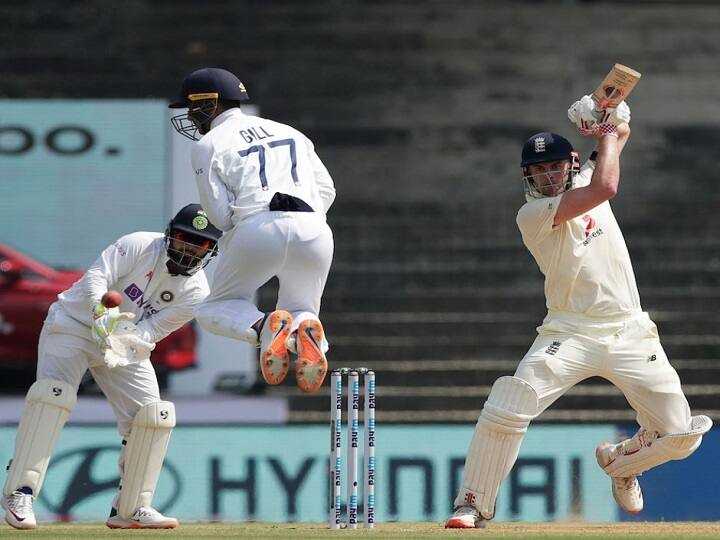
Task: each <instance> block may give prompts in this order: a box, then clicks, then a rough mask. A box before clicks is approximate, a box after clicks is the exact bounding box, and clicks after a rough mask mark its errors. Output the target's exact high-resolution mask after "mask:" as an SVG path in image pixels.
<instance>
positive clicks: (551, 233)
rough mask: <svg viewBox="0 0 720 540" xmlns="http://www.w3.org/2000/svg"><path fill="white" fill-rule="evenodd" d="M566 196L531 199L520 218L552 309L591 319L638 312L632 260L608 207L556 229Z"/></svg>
mask: <svg viewBox="0 0 720 540" xmlns="http://www.w3.org/2000/svg"><path fill="white" fill-rule="evenodd" d="M594 166H595V164H594V162H591V161H588V162H586V163H585V165H584V166H583V167H582V169H581V171H580V173H579V174H578V176H577V177H576V180H575V185H576V186H586V185H588V184H589V183H590V178H591V177H592V173H593V170H594ZM562 197H563V194H560V195H558V196H556V197H546V198H543V199H537V200H532V201H530V202H527V203H526V204H525V205H523V206H522V207H521V208H520V211H519V212H518V215H517V224H518V227H519V228H520V232H521V233H522V239H523V242H524V243H525V246H526V247H527V248H528V250H529V251H530V253H531V254H532V256H533V257H534V258H535V261H536V262H537V265H538V266H539V267H540V271H541V272H542V273H543V274H544V275H545V298H546V301H547V308H548V310H549V311H561V312H569V313H573V314H578V315H581V316H584V317H592V318H608V317H622V316H623V315H625V314H630V313H632V312H637V311H639V310H640V295H639V294H638V290H637V285H636V283H635V274H634V273H633V269H632V263H631V262H630V255H629V254H628V250H627V246H626V245H625V239H624V238H623V235H622V232H621V231H620V227H619V226H618V224H617V221H616V220H615V216H614V215H613V212H612V209H611V208H610V203H609V202H608V201H605V202H604V203H602V204H600V205H598V206H596V207H595V208H593V209H592V210H590V211H589V212H587V213H586V214H585V215H583V216H578V217H576V218H574V219H571V220H568V221H566V222H564V223H561V224H559V225H558V226H557V227H553V220H554V219H555V213H556V212H557V208H558V206H559V204H560V201H561V199H562Z"/></svg>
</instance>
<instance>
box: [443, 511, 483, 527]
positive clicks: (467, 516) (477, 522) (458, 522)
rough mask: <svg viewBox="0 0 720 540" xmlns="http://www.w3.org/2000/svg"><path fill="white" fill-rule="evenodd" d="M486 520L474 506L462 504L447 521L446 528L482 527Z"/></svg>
mask: <svg viewBox="0 0 720 540" xmlns="http://www.w3.org/2000/svg"><path fill="white" fill-rule="evenodd" d="M483 527H485V520H484V519H483V518H482V517H481V516H480V513H479V512H478V511H477V509H476V508H475V507H473V506H460V507H458V508H456V509H455V511H454V512H453V515H452V516H450V517H449V518H448V520H447V521H446V522H445V528H446V529H482V528H483Z"/></svg>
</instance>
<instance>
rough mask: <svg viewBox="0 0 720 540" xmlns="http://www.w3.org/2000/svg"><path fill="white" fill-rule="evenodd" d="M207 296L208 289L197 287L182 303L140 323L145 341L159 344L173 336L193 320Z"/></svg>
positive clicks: (139, 327) (189, 292)
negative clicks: (197, 308)
mask: <svg viewBox="0 0 720 540" xmlns="http://www.w3.org/2000/svg"><path fill="white" fill-rule="evenodd" d="M207 295H208V290H207V287H200V286H198V287H195V288H193V289H191V290H190V291H188V293H187V297H186V298H185V299H184V300H183V301H182V302H179V303H177V304H175V305H173V306H172V307H168V308H165V309H162V310H160V311H158V312H157V313H154V314H153V315H152V316H150V317H148V318H146V319H143V320H141V321H140V322H138V323H137V327H138V329H139V330H140V332H141V335H142V336H143V339H145V340H146V341H150V342H151V343H157V342H158V341H160V340H161V339H163V338H165V337H167V336H169V335H170V334H172V333H173V332H174V331H175V330H177V329H178V328H180V327H181V326H182V325H184V324H185V323H187V322H189V321H190V320H191V319H192V318H193V316H194V313H195V306H197V305H198V304H199V303H200V302H202V301H203V300H204V299H205V297H206V296H207Z"/></svg>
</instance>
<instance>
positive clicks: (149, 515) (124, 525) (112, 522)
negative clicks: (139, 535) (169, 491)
mask: <svg viewBox="0 0 720 540" xmlns="http://www.w3.org/2000/svg"><path fill="white" fill-rule="evenodd" d="M105 525H107V526H108V527H109V528H111V529H174V528H175V527H177V526H178V520H177V519H175V518H172V517H167V516H163V515H162V514H161V513H160V512H158V511H157V510H155V509H154V508H152V507H150V506H141V507H140V508H138V509H137V510H135V513H134V514H133V515H132V516H130V519H124V518H123V517H121V516H120V515H119V514H118V513H117V510H115V509H114V508H113V509H112V510H111V511H110V517H109V518H108V520H107V521H106V522H105Z"/></svg>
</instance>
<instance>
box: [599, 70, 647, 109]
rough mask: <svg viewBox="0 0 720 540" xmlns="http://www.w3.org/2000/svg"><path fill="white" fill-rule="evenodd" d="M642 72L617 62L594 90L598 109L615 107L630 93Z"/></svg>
mask: <svg viewBox="0 0 720 540" xmlns="http://www.w3.org/2000/svg"><path fill="white" fill-rule="evenodd" d="M640 77H642V74H641V73H640V72H638V71H635V70H634V69H632V68H629V67H627V66H623V65H622V64H615V65H614V66H613V68H612V69H611V70H610V72H609V73H608V74H607V75H606V76H605V78H604V79H603V82H601V83H600V85H599V86H598V87H597V88H596V89H595V92H593V100H594V101H595V104H596V106H597V110H599V111H604V110H605V109H613V108H615V107H617V106H618V105H619V104H620V102H621V101H624V100H625V98H627V97H628V96H629V95H630V92H632V90H633V88H635V85H636V84H637V83H638V81H639V80H640Z"/></svg>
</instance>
